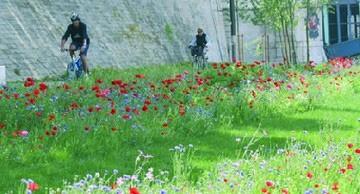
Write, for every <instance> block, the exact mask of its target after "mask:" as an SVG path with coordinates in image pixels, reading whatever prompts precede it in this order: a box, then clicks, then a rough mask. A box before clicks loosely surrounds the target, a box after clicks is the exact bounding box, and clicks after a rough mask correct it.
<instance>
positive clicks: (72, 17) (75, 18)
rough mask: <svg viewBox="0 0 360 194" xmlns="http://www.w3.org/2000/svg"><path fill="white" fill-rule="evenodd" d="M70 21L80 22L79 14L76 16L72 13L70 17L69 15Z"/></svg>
mask: <svg viewBox="0 0 360 194" xmlns="http://www.w3.org/2000/svg"><path fill="white" fill-rule="evenodd" d="M70 19H71V21H72V22H73V21H76V20H79V21H80V17H79V14H77V13H75V12H74V13H73V14H72V15H71V18H70Z"/></svg>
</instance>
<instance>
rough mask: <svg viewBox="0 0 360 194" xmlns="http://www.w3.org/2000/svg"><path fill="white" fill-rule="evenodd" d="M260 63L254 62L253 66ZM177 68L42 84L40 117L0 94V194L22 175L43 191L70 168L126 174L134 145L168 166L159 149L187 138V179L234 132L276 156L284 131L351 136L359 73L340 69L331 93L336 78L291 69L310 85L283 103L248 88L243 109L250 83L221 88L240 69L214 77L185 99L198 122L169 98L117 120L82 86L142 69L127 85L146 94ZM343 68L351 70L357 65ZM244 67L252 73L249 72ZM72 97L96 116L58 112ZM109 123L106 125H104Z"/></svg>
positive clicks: (316, 137) (310, 138)
mask: <svg viewBox="0 0 360 194" xmlns="http://www.w3.org/2000/svg"><path fill="white" fill-rule="evenodd" d="M262 68H263V67H259V69H260V70H261V69H262ZM259 69H256V70H254V72H257V71H258V70H259ZM185 70H189V71H190V70H191V68H190V66H189V65H188V64H180V65H167V66H151V67H142V68H129V69H121V70H118V69H105V70H99V69H97V70H95V71H94V72H93V74H92V76H91V77H92V78H91V79H89V80H79V81H73V82H71V83H68V84H69V85H70V86H71V87H72V88H75V87H79V86H84V87H85V88H87V89H88V90H89V91H88V92H87V93H86V94H82V93H81V92H73V93H71V92H68V93H66V92H65V91H64V90H63V89H62V88H56V87H55V86H56V85H59V84H60V83H59V82H58V81H54V82H49V83H48V85H49V86H50V88H49V89H48V91H47V93H46V94H43V96H41V97H39V99H38V101H39V104H42V105H43V106H44V107H43V108H44V110H43V115H42V116H41V118H37V117H36V116H34V112H31V111H25V110H23V109H24V108H22V107H21V105H19V107H20V108H18V109H16V108H15V105H14V104H16V101H15V100H10V101H6V100H5V99H4V98H3V99H2V100H0V123H1V122H3V123H5V124H6V128H5V130H8V131H9V134H8V135H4V129H3V131H1V130H0V132H1V135H0V142H1V144H0V149H1V150H2V153H1V154H0V161H1V162H0V192H2V193H3V192H6V191H9V190H16V189H17V188H18V185H19V181H20V180H21V179H22V178H31V179H33V180H35V181H36V182H37V183H39V184H40V185H41V187H42V188H44V187H59V186H61V185H62V181H63V180H71V179H72V178H73V176H74V175H80V176H84V175H85V174H87V173H90V174H94V173H95V172H104V171H105V170H112V169H119V171H120V174H132V173H133V172H134V170H135V167H134V161H135V158H136V156H137V155H138V150H142V151H144V152H145V153H148V154H151V155H153V156H154V158H153V159H152V160H150V162H149V163H148V164H147V166H148V167H150V166H151V167H153V168H155V169H164V170H170V171H171V169H172V162H173V158H172V156H173V153H172V152H170V151H169V149H170V148H173V147H174V146H175V145H178V144H184V145H188V144H193V145H194V146H195V148H196V153H195V155H194V157H193V163H192V165H193V171H192V175H191V177H192V179H193V181H195V180H198V179H199V177H202V174H203V172H204V171H206V170H211V169H213V168H214V166H215V165H216V164H218V163H220V162H222V161H224V160H226V159H230V160H236V159H238V153H237V151H238V148H239V144H237V143H236V142H235V139H236V138H241V139H242V143H241V145H247V144H248V143H249V141H250V139H251V137H253V136H254V134H255V136H256V137H258V138H260V139H259V141H257V142H256V143H255V144H254V145H252V146H251V147H250V149H251V150H256V149H260V148H261V149H263V150H264V154H265V157H267V158H269V157H272V156H275V155H276V152H277V149H278V148H284V147H286V146H288V143H289V141H290V138H296V139H298V140H300V141H304V142H306V143H307V144H308V145H309V146H311V147H314V148H316V149H320V148H322V147H323V146H324V136H323V135H322V133H325V134H327V133H331V134H332V137H333V138H334V140H335V142H340V141H344V140H345V141H346V140H348V141H349V142H350V141H353V142H354V141H356V138H355V137H356V136H358V135H359V134H358V133H359V131H358V129H359V124H360V123H359V121H358V118H360V101H359V100H358V99H360V93H359V92H357V85H356V84H357V83H360V80H359V79H358V78H357V77H356V76H347V74H345V73H343V74H341V76H342V77H343V78H344V80H343V81H342V82H341V86H342V89H341V91H337V90H336V89H335V87H334V85H333V84H329V82H330V81H331V80H333V78H334V77H335V76H336V75H330V76H322V77H316V76H313V75H311V74H310V73H311V71H305V70H303V69H301V68H300V69H291V71H295V72H299V73H304V75H305V76H306V80H310V82H311V83H314V84H313V85H311V86H310V87H309V94H306V95H303V96H297V97H296V99H295V100H294V101H290V100H287V96H288V95H289V94H291V91H290V92H289V91H287V90H286V89H281V90H280V91H276V90H274V89H272V88H269V89H267V90H266V91H265V92H264V93H260V92H259V93H258V96H257V98H256V102H255V105H254V107H253V108H249V107H248V101H249V100H251V99H252V98H251V95H250V92H249V91H251V90H255V89H256V88H255V85H254V84H250V85H246V84H242V85H239V86H238V87H239V88H240V90H239V91H238V92H235V91H234V90H233V88H232V87H227V84H228V83H230V82H232V80H236V79H237V78H244V76H243V74H242V73H243V72H237V73H234V75H233V77H231V78H225V77H222V78H220V77H219V78H216V79H214V80H212V82H211V84H209V86H206V87H207V88H208V90H207V91H202V92H198V93H196V92H194V93H193V94H191V100H194V101H196V102H197V105H196V106H198V107H205V109H211V110H215V114H214V115H213V116H212V117H210V118H207V119H203V118H197V117H196V114H195V113H194V114H192V113H191V114H188V113H186V114H185V116H184V117H181V116H178V115H177V112H178V110H177V108H178V107H177V105H174V103H168V102H164V104H167V105H169V106H170V109H164V110H163V112H162V113H158V112H150V113H144V114H142V115H143V116H139V118H137V119H134V120H133V121H132V122H125V121H123V120H122V119H121V115H120V116H118V117H117V118H114V117H113V116H109V114H108V110H109V109H106V108H105V107H106V105H107V102H104V101H101V100H98V99H96V98H95V97H93V95H90V94H91V87H92V86H93V85H94V83H95V80H97V79H101V80H103V82H104V83H103V84H99V85H106V86H110V84H109V83H111V80H114V79H121V80H125V81H129V82H130V80H135V79H134V75H135V74H145V77H146V78H145V81H144V80H142V79H140V80H138V83H137V85H139V86H140V88H138V89H136V90H138V91H140V92H143V93H145V94H151V92H149V90H147V89H146V88H147V82H152V83H156V84H157V85H158V86H160V84H159V82H160V81H161V80H162V79H165V78H168V77H171V76H174V75H176V74H181V73H183V72H184V71H185ZM263 70H264V71H265V74H269V76H270V75H271V76H273V77H274V78H275V77H277V76H278V77H279V79H280V78H281V79H282V78H283V77H284V75H285V72H288V71H289V70H284V69H279V70H278V71H279V72H275V71H274V72H271V71H270V70H268V69H266V68H264V69H263ZM351 70H352V71H357V70H358V68H353V69H351ZM228 71H229V72H236V71H237V70H228ZM348 71H349V70H345V71H344V72H348ZM224 72H225V70H224ZM249 72H250V74H251V75H256V73H253V72H252V71H251V70H249ZM190 74H192V72H191V71H190ZM205 74H206V75H213V76H214V77H216V76H215V74H216V71H212V70H209V71H207V72H205ZM236 76H237V77H236ZM295 80H296V79H294V82H295ZM189 81H192V79H191V78H190V79H189ZM351 81H352V82H351ZM186 83H187V82H185V83H180V84H178V85H177V86H176V87H177V88H181V89H184V88H186V87H185V86H184V85H187V84H186ZM189 83H190V82H189ZM239 83H240V82H239ZM188 85H190V84H188ZM270 85H271V84H270ZM316 85H321V86H322V87H323V88H324V89H323V90H321V91H317V90H316V89H315V87H316ZM10 87H11V88H16V90H15V91H17V92H18V93H24V92H25V91H27V90H29V89H24V88H23V87H22V86H20V85H19V83H10ZM219 87H222V88H229V91H231V92H230V93H231V94H230V95H227V94H226V92H220V90H219ZM302 90H303V88H302ZM302 90H301V91H302ZM31 91H32V89H31ZM13 92H14V91H10V93H13ZM158 92H163V93H167V94H169V95H171V98H172V99H175V100H177V103H179V102H180V101H182V102H184V103H185V104H186V108H187V110H191V109H192V108H191V106H190V105H189V104H190V103H189V102H190V101H191V100H189V98H187V97H184V95H183V94H182V93H181V92H179V91H176V92H174V93H171V92H169V91H168V90H167V89H164V88H160V89H159V91H158ZM60 93H61V95H64V96H65V97H64V98H63V99H61V100H59V102H58V103H57V104H56V106H54V105H53V104H52V103H51V102H49V99H50V97H51V96H53V95H58V94H60ZM294 93H295V94H296V95H297V94H298V93H300V94H301V92H294ZM207 95H211V96H214V98H215V102H214V103H213V104H211V105H209V106H206V105H205V100H204V99H203V98H205V97H206V96H207ZM222 98H223V99H222ZM114 99H115V101H116V103H120V102H121V101H122V100H123V99H121V98H117V97H114ZM221 99H222V100H221ZM309 99H311V102H310V101H309ZM21 100H23V101H21ZM21 100H20V102H21V103H19V104H22V103H23V102H24V98H23V99H21ZM73 101H77V102H79V103H80V104H82V105H84V106H85V105H86V106H87V105H92V104H93V105H94V104H100V105H102V106H103V107H104V112H106V113H101V114H99V115H98V116H87V117H85V118H84V119H81V116H79V115H78V114H77V113H74V111H73V112H72V111H69V112H68V113H66V114H67V115H66V116H62V114H64V112H62V110H63V109H65V108H66V107H68V106H69V105H70V104H71V102H73ZM135 103H139V104H141V103H140V102H135ZM160 105H163V104H160ZM160 105H159V106H160ZM141 106H142V104H141ZM141 106H140V110H141ZM105 109H106V111H105ZM65 112H66V111H65ZM50 113H54V114H55V115H56V120H55V121H53V122H47V121H46V120H47V114H50ZM169 118H170V119H173V121H172V122H170V123H169V127H168V128H163V127H162V124H163V123H164V122H166V121H167V120H168V119H169ZM134 124H136V125H137V127H136V128H133V127H132V125H134ZM53 125H56V126H59V128H60V129H61V130H65V129H64V128H66V132H65V131H61V132H59V133H58V135H57V136H56V137H46V136H45V135H44V132H45V130H49V129H50V128H51V126H53ZM88 125H89V126H90V128H91V131H90V132H85V131H84V129H83V127H84V126H88ZM65 126H67V127H65ZM113 126H114V127H116V128H117V131H116V132H112V131H111V128H112V127H113ZM20 129H27V130H29V131H30V135H29V137H28V138H13V137H11V132H13V131H15V130H20ZM40 136H45V137H44V140H42V141H40V140H39V139H38V138H39V137H40ZM240 147H241V146H240ZM171 173H172V172H171ZM40 192H41V191H40Z"/></svg>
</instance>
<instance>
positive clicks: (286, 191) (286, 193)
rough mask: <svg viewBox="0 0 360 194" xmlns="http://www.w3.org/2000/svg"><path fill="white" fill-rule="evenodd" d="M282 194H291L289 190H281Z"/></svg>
mask: <svg viewBox="0 0 360 194" xmlns="http://www.w3.org/2000/svg"><path fill="white" fill-rule="evenodd" d="M281 194H289V190H288V189H287V188H283V189H281Z"/></svg>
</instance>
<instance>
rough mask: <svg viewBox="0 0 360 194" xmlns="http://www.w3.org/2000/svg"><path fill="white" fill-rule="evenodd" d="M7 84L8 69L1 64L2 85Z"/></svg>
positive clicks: (0, 81) (0, 79)
mask: <svg viewBox="0 0 360 194" xmlns="http://www.w3.org/2000/svg"><path fill="white" fill-rule="evenodd" d="M5 84H6V70H5V66H0V85H5Z"/></svg>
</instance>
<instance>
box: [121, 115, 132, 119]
mask: <svg viewBox="0 0 360 194" xmlns="http://www.w3.org/2000/svg"><path fill="white" fill-rule="evenodd" d="M122 118H123V119H125V120H129V119H130V118H131V117H130V115H128V114H124V115H123V116H122Z"/></svg>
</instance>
